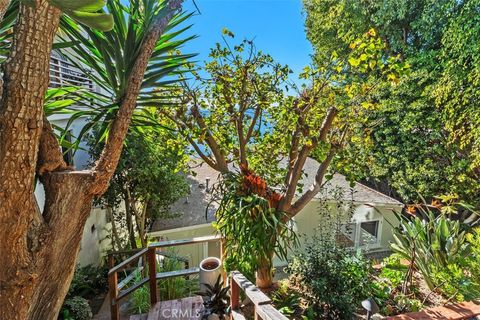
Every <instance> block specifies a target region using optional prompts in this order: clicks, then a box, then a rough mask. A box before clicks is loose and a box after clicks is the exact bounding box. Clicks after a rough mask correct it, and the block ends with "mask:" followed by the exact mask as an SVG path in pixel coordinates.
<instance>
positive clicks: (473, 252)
mask: <svg viewBox="0 0 480 320" xmlns="http://www.w3.org/2000/svg"><path fill="white" fill-rule="evenodd" d="M467 241H468V243H470V255H469V256H468V258H467V261H466V263H467V269H468V270H469V272H470V274H471V276H472V278H473V280H474V282H475V283H480V227H477V228H475V229H473V230H472V231H471V232H470V233H469V234H467Z"/></svg>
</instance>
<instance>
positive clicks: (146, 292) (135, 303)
mask: <svg viewBox="0 0 480 320" xmlns="http://www.w3.org/2000/svg"><path fill="white" fill-rule="evenodd" d="M135 280H136V281H135V282H136V283H137V282H138V281H140V280H141V276H140V274H139V275H138V276H137V277H136V278H135ZM131 296H132V297H131V300H130V302H131V304H132V312H134V313H145V312H148V310H150V289H149V287H148V286H147V285H143V286H141V287H140V288H138V289H137V290H135V291H133V292H132V295H131Z"/></svg>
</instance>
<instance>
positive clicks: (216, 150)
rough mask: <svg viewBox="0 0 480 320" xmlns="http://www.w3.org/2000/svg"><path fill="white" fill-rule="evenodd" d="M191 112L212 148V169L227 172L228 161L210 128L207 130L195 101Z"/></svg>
mask: <svg viewBox="0 0 480 320" xmlns="http://www.w3.org/2000/svg"><path fill="white" fill-rule="evenodd" d="M191 112H192V115H193V118H194V119H195V121H196V122H197V124H198V126H199V127H200V129H201V130H202V132H203V133H205V141H206V142H207V144H208V146H209V147H210V149H211V150H212V153H213V156H214V157H215V160H216V163H217V167H216V168H214V169H215V170H217V171H220V172H222V173H226V172H228V163H227V160H226V159H225V155H224V154H223V152H222V150H221V149H220V146H219V145H218V143H217V141H215V138H214V137H213V135H212V134H211V132H210V130H208V128H207V125H206V124H205V120H204V119H203V116H202V115H201V113H200V110H198V106H197V104H196V103H194V104H193V105H192V108H191Z"/></svg>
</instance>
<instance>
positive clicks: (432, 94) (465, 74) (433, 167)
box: [304, 0, 480, 205]
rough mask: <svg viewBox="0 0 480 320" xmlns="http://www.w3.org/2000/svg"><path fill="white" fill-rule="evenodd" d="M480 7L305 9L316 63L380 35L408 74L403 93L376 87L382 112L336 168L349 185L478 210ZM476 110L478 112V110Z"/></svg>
mask: <svg viewBox="0 0 480 320" xmlns="http://www.w3.org/2000/svg"><path fill="white" fill-rule="evenodd" d="M479 7H480V2H479V1H477V0H470V1H451V0H444V1H429V0H417V1H390V0H384V1H328V0H305V1H304V8H305V12H306V29H307V36H308V38H309V40H310V41H311V42H312V44H313V46H314V48H315V61H316V63H317V64H320V65H322V64H324V63H325V61H326V56H327V55H328V54H329V53H331V52H337V53H338V54H339V55H342V54H343V55H345V54H346V52H347V50H348V49H347V48H348V45H349V43H350V41H351V39H352V38H355V37H357V36H358V35H359V34H362V33H364V32H367V31H368V29H369V28H371V27H374V28H375V29H376V30H377V32H378V34H379V36H380V37H381V38H382V39H384V41H385V42H386V43H387V49H388V50H389V51H390V52H391V53H392V54H399V55H400V57H401V59H402V60H404V61H405V62H408V63H409V64H410V65H411V70H412V72H411V73H410V74H409V75H408V76H406V77H403V78H402V80H401V81H400V82H399V84H398V86H395V87H391V86H388V87H385V86H383V85H379V86H378V88H377V90H375V92H374V93H373V95H374V97H375V98H374V99H375V101H376V103H377V105H378V108H377V109H376V111H374V112H372V113H370V114H369V115H368V116H367V117H366V119H365V121H364V122H363V124H362V125H361V126H359V127H358V130H357V136H356V138H355V139H353V140H351V141H350V143H349V146H348V148H346V151H345V152H344V153H343V154H342V157H341V159H339V160H338V161H337V163H336V164H337V168H338V169H339V170H340V171H341V172H343V173H345V174H347V175H348V176H349V177H350V178H351V179H352V180H353V179H356V180H361V179H365V180H369V181H370V182H373V183H374V184H377V186H378V187H379V188H382V186H385V185H387V186H388V187H387V188H386V189H385V188H383V190H384V191H391V192H393V194H395V195H397V196H399V197H400V198H401V199H402V200H404V201H417V200H419V194H421V195H423V196H425V197H426V198H432V197H434V196H439V195H442V194H445V193H453V194H457V195H458V197H460V198H462V199H463V200H465V201H468V202H471V203H474V204H476V205H478V197H477V196H476V195H477V194H478V192H479V191H480V190H479V184H478V181H479V179H480V175H479V174H480V172H479V166H478V164H479V162H478V160H479V158H478V157H479V152H478V141H479V140H478V134H479V130H478V128H479V126H478V119H479V112H478V93H479V92H480V90H479V82H478V65H479V63H478V62H479V47H478V46H479V45H478V39H480V27H479V23H478V22H479V20H478V19H479V15H478V10H479ZM475 109H477V110H475Z"/></svg>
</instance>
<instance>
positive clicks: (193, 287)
mask: <svg viewBox="0 0 480 320" xmlns="http://www.w3.org/2000/svg"><path fill="white" fill-rule="evenodd" d="M170 253H171V254H172V255H173V257H172V258H165V259H164V260H163V263H162V264H161V266H159V268H158V272H170V271H176V270H181V269H183V268H184V265H183V263H182V262H181V261H179V260H177V259H175V252H174V251H170ZM158 287H159V290H160V299H161V300H173V299H180V298H184V297H188V296H191V295H193V294H194V293H195V292H197V291H199V290H200V284H199V281H198V278H191V279H186V278H185V277H174V278H169V279H166V280H160V281H159V282H158Z"/></svg>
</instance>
